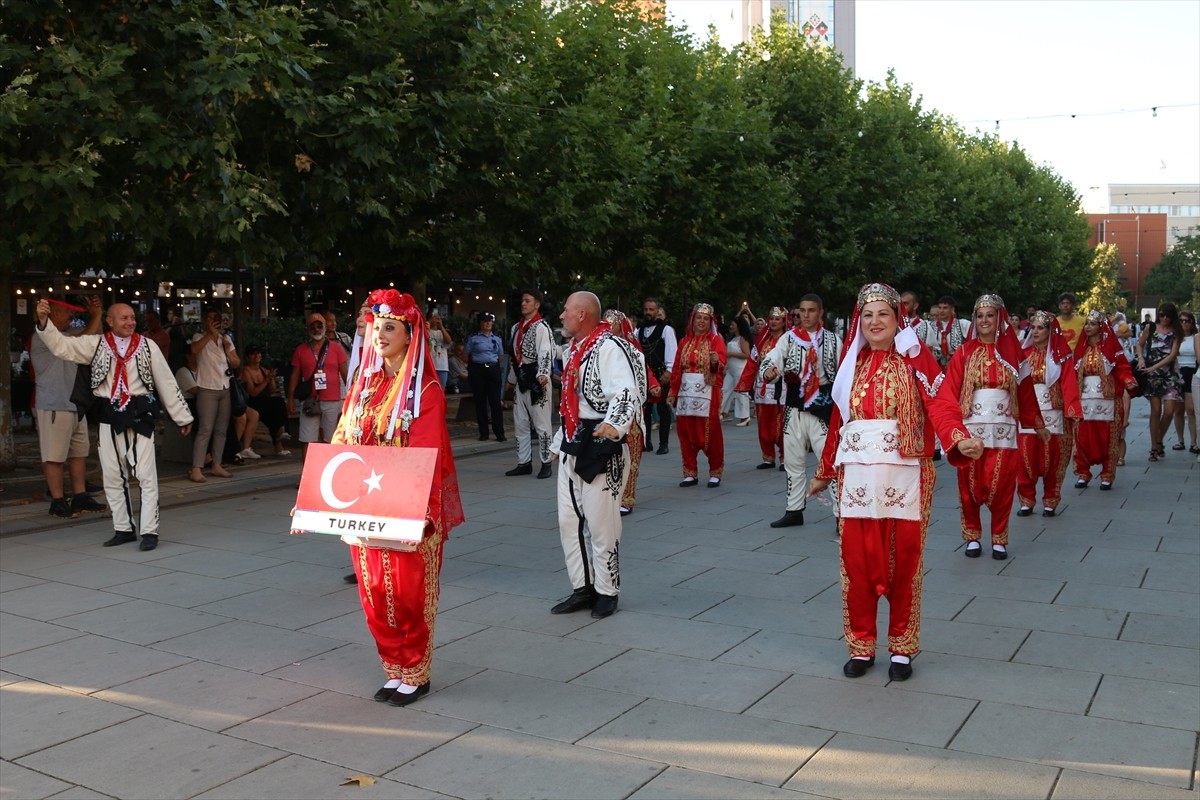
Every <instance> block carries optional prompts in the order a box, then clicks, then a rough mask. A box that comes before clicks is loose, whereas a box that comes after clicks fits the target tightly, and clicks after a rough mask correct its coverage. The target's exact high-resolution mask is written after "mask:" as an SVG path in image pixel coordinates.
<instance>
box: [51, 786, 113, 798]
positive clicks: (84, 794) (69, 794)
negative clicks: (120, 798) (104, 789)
mask: <svg viewBox="0 0 1200 800" xmlns="http://www.w3.org/2000/svg"><path fill="white" fill-rule="evenodd" d="M109 798H111V795H107V794H101V793H100V792H95V791H92V790H91V789H89V788H87V787H86V786H72V787H71V788H70V789H67V790H66V791H64V792H59V793H58V794H56V795H54V796H53V797H52V798H51V800H109Z"/></svg>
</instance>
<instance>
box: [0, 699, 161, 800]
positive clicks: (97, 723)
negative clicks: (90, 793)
mask: <svg viewBox="0 0 1200 800" xmlns="http://www.w3.org/2000/svg"><path fill="white" fill-rule="evenodd" d="M137 716H140V712H138V711H135V710H133V709H130V708H126V707H124V706H122V705H118V704H116V703H109V702H105V701H104V700H97V699H94V698H92V697H88V696H87V695H83V694H79V693H77V692H72V691H69V690H67V689H61V688H59V687H57V686H50V685H49V684H45V683H41V682H39V681H21V682H19V683H13V684H9V685H8V686H5V687H4V691H3V692H0V758H4V759H7V760H9V761H13V760H16V759H18V758H20V757H21V756H26V755H29V754H30V753H34V752H36V751H38V750H42V749H44V748H46V747H52V746H53V745H56V744H60V743H62V742H65V741H68V740H70V739H74V738H76V737H77V736H83V735H84V734H88V733H91V732H92V731H98V730H100V729H101V728H107V727H108V726H110V725H116V724H117V723H118V722H124V721H125V720H127V719H133V718H134V717H137ZM6 788H7V787H6ZM62 788H64V789H65V788H66V787H65V786H64V787H62ZM60 791H61V790H60Z"/></svg>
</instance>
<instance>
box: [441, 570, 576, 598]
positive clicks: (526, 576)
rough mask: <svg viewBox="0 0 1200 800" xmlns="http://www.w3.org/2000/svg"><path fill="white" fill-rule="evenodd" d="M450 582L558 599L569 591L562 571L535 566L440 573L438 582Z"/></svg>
mask: <svg viewBox="0 0 1200 800" xmlns="http://www.w3.org/2000/svg"><path fill="white" fill-rule="evenodd" d="M451 582H452V583H453V584H454V585H455V586H463V587H466V588H468V589H476V590H483V591H488V592H510V593H513V594H523V595H526V596H528V597H540V598H542V599H544V600H558V599H560V598H563V597H566V596H567V595H569V594H570V593H571V582H570V581H569V580H567V576H566V573H565V572H563V573H561V574H560V573H549V572H544V571H542V570H536V569H520V568H518V567H490V568H488V569H484V570H480V571H479V572H474V573H472V574H470V575H463V576H459V577H456V578H454V580H453V581H450V580H449V579H447V577H446V576H445V575H444V574H443V575H442V584H443V585H445V584H447V583H451Z"/></svg>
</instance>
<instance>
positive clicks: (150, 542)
mask: <svg viewBox="0 0 1200 800" xmlns="http://www.w3.org/2000/svg"><path fill="white" fill-rule="evenodd" d="M156 547H158V534H157V533H147V534H146V535H145V536H143V537H142V543H141V544H139V545H138V550H153V549H154V548H156Z"/></svg>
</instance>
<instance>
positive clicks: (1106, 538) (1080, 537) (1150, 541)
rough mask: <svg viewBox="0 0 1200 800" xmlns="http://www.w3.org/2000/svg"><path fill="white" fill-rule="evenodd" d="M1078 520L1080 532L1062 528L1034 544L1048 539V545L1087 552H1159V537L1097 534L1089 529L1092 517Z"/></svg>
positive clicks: (1109, 533)
mask: <svg viewBox="0 0 1200 800" xmlns="http://www.w3.org/2000/svg"><path fill="white" fill-rule="evenodd" d="M1077 519H1079V520H1080V524H1079V525H1078V526H1077V527H1078V528H1079V530H1074V529H1067V528H1066V526H1062V527H1059V528H1058V529H1057V530H1055V531H1048V532H1046V533H1045V534H1044V535H1043V536H1042V537H1039V539H1038V540H1037V541H1036V542H1035V543H1034V544H1035V545H1040V544H1042V542H1043V541H1044V540H1047V539H1048V541H1046V544H1056V545H1058V546H1059V547H1063V548H1071V547H1079V548H1083V549H1085V550H1086V549H1087V548H1092V547H1100V548H1103V549H1105V550H1132V551H1135V552H1147V553H1153V552H1154V551H1156V550H1158V546H1159V541H1160V540H1159V537H1155V536H1138V535H1137V534H1130V533H1124V532H1122V533H1112V532H1107V533H1096V532H1095V531H1092V530H1090V529H1089V528H1090V525H1091V520H1092V519H1093V518H1092V517H1078V518H1077ZM1060 522H1064V523H1065V522H1067V518H1065V517H1063V518H1061V519H1060ZM1035 552H1036V551H1035Z"/></svg>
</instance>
